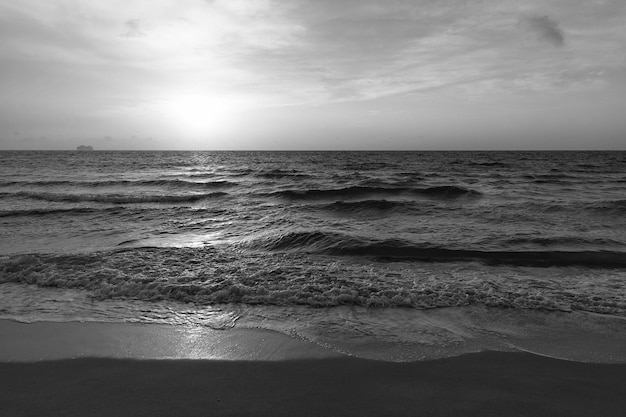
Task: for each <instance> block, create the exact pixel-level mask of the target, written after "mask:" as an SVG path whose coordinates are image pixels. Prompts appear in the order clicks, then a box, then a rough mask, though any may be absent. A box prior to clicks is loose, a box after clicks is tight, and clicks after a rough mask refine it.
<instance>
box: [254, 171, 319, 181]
mask: <svg viewBox="0 0 626 417" xmlns="http://www.w3.org/2000/svg"><path fill="white" fill-rule="evenodd" d="M255 175H256V176H257V177H262V178H275V179H278V178H303V177H310V175H308V174H303V173H302V172H299V171H296V170H295V169H291V170H285V169H271V170H267V171H260V172H257V173H255Z"/></svg>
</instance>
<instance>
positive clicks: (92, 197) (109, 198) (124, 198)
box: [0, 191, 228, 204]
mask: <svg viewBox="0 0 626 417" xmlns="http://www.w3.org/2000/svg"><path fill="white" fill-rule="evenodd" d="M226 195H228V193H225V192H213V193H205V194H185V195H162V194H153V195H126V194H55V193H37V192H31V191H20V192H17V193H0V196H2V197H22V198H29V199H32V200H43V201H50V202H87V201H91V202H97V203H113V204H137V203H192V202H196V201H201V200H206V199H209V198H215V197H223V196H226Z"/></svg>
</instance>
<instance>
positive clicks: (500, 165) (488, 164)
mask: <svg viewBox="0 0 626 417" xmlns="http://www.w3.org/2000/svg"><path fill="white" fill-rule="evenodd" d="M461 163H464V161H462V162H461ZM469 165H474V166H481V167H492V168H507V167H509V166H510V165H509V164H505V163H503V162H495V161H494V162H470V163H469Z"/></svg>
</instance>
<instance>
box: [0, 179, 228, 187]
mask: <svg viewBox="0 0 626 417" xmlns="http://www.w3.org/2000/svg"><path fill="white" fill-rule="evenodd" d="M59 185H64V186H71V187H85V188H97V187H142V186H157V187H172V188H185V189H206V188H221V187H235V186H237V185H238V184H237V183H235V182H231V181H225V180H222V181H204V182H196V181H185V180H180V179H170V180H163V179H155V180H136V181H133V180H109V181H70V180H57V181H6V182H0V186H40V187H49V186H59Z"/></svg>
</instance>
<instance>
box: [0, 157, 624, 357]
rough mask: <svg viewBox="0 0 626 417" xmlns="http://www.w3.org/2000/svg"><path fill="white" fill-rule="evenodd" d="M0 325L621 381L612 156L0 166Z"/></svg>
mask: <svg viewBox="0 0 626 417" xmlns="http://www.w3.org/2000/svg"><path fill="white" fill-rule="evenodd" d="M0 318H2V319H11V320H18V321H23V322H34V321H104V322H133V323H162V324H169V325H176V326H208V327H211V328H215V329H224V330H225V331H227V330H228V329H230V328H233V327H244V328H245V327H251V328H263V329H270V330H276V331H279V332H282V333H285V334H289V335H291V336H293V337H297V338H301V339H304V340H307V341H311V342H313V343H317V344H319V345H322V346H325V347H328V348H331V349H335V350H337V351H340V352H344V353H347V354H350V355H354V356H359V357H366V358H374V359H383V360H395V361H404V360H416V359H424V358H426V359H428V358H437V357H446V356H451V355H455V354H459V353H464V352H469V351H476V350H483V349H494V350H527V351H533V352H537V353H540V354H545V355H548V356H555V357H561V358H565V359H574V360H583V361H600V362H626V347H624V346H626V343H625V342H626V152H157V151H154V152H147V151H146V152H143V151H135V152H122V151H119V152H105V151H93V152H90V151H83V152H69V151H67V152H66V151H59V152H53V151H2V152H0ZM607 346H609V347H607Z"/></svg>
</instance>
